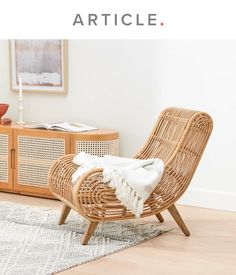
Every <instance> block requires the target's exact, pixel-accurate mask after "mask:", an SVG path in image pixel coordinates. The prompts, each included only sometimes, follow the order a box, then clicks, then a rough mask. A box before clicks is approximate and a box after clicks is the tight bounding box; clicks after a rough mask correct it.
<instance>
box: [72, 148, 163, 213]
mask: <svg viewBox="0 0 236 275" xmlns="http://www.w3.org/2000/svg"><path fill="white" fill-rule="evenodd" d="M73 162H74V163H75V164H77V165H80V167H79V168H78V169H77V170H76V171H75V173H74V174H73V175H72V183H73V184H74V183H75V182H76V181H77V180H78V179H79V177H80V176H81V175H83V174H84V173H85V172H87V171H89V170H91V169H93V168H103V181H104V183H107V184H108V185H109V186H110V187H112V188H115V194H116V197H117V198H118V199H119V200H120V201H121V202H122V204H123V205H125V206H126V207H127V208H128V209H129V210H130V211H131V212H132V213H133V214H135V216H136V217H140V214H142V212H143V207H144V202H145V201H146V200H147V199H148V197H149V196H150V194H151V193H152V191H153V190H154V189H155V187H156V185H157V183H158V182H159V181H160V179H161V176H162V173H163V171H164V163H163V161H162V160H160V159H158V158H155V159H146V160H140V159H130V158H120V157H115V156H110V155H106V156H104V157H97V156H92V155H89V154H86V153H84V152H80V153H79V154H78V155H76V156H75V157H74V159H73Z"/></svg>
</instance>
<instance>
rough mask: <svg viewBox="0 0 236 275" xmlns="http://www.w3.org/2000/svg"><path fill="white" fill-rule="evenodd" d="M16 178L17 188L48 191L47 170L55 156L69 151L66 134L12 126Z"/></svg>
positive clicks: (45, 192)
mask: <svg viewBox="0 0 236 275" xmlns="http://www.w3.org/2000/svg"><path fill="white" fill-rule="evenodd" d="M15 132H16V135H15V148H16V179H15V185H14V188H15V189H16V190H18V191H26V192H32V193H37V194H38V195H43V194H48V195H49V194H51V193H50V191H49V189H48V178H47V177H48V171H49V168H50V166H51V165H52V163H53V162H54V161H55V160H56V159H58V158H59V157H61V156H63V155H65V154H68V153H69V147H70V144H69V143H70V136H69V134H66V133H58V132H52V131H45V130H27V129H25V130H16V131H15Z"/></svg>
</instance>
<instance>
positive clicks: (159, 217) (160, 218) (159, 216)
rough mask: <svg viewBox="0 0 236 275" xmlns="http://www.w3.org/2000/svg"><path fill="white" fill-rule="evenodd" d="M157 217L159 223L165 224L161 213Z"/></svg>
mask: <svg viewBox="0 0 236 275" xmlns="http://www.w3.org/2000/svg"><path fill="white" fill-rule="evenodd" d="M156 217H157V218H158V220H159V222H164V218H163V217H162V215H161V213H157V214H156Z"/></svg>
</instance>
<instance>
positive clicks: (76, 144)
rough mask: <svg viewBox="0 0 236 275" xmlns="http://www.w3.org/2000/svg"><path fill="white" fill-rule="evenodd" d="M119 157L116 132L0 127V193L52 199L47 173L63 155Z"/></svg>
mask: <svg viewBox="0 0 236 275" xmlns="http://www.w3.org/2000/svg"><path fill="white" fill-rule="evenodd" d="M81 151H84V152H86V153H90V154H93V155H97V156H104V155H105V154H110V155H118V154H119V136H118V132H116V131H113V130H109V129H98V130H94V131H88V132H80V133H72V132H61V131H49V130H39V129H27V128H23V127H21V126H18V125H14V124H12V125H10V126H4V125H0V191H5V192H13V193H20V194H27V195H33V196H40V197H49V198H51V197H53V196H52V194H51V192H50V190H49V189H48V180H47V176H48V171H49V168H50V166H51V165H52V163H53V162H54V161H55V160H56V159H58V158H59V157H61V156H63V155H65V154H74V153H78V152H81Z"/></svg>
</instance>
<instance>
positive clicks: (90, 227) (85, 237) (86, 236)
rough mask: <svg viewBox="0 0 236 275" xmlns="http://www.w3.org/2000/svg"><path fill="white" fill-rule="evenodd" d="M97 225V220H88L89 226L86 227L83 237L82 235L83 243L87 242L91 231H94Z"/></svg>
mask: <svg viewBox="0 0 236 275" xmlns="http://www.w3.org/2000/svg"><path fill="white" fill-rule="evenodd" d="M97 226H98V222H90V224H89V226H88V227H87V229H86V231H85V233H84V237H83V241H82V244H83V245H85V244H87V243H88V241H89V239H90V238H91V236H92V235H93V232H94V231H95V229H96V227H97Z"/></svg>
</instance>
